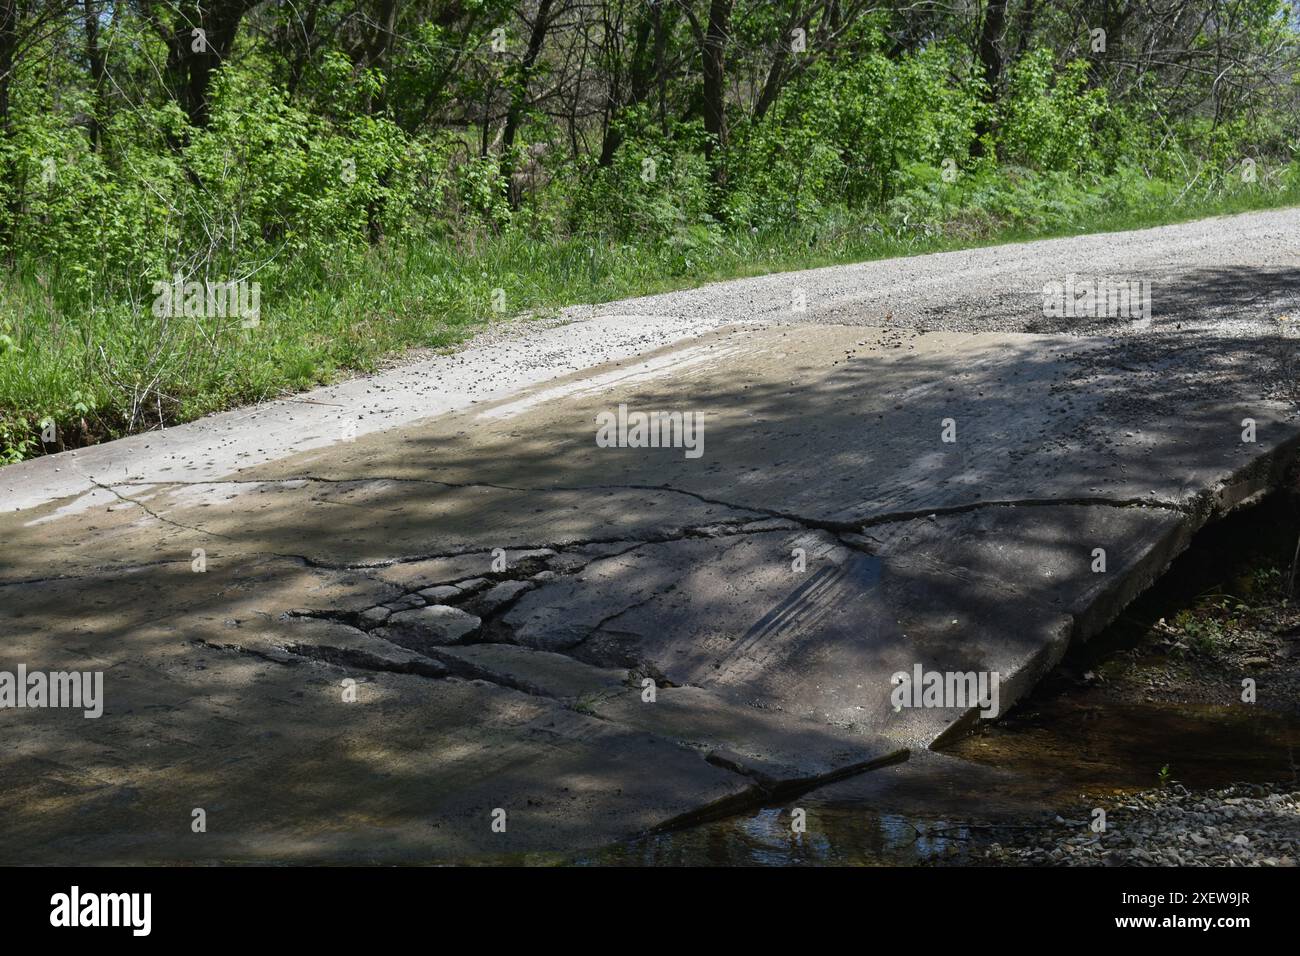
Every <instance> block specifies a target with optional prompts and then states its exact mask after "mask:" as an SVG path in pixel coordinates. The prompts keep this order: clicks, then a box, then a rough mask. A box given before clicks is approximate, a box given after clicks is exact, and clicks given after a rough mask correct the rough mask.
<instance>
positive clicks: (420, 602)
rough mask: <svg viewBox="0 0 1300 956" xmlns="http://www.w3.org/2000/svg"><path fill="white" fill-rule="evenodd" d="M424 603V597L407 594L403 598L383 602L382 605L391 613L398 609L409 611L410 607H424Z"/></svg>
mask: <svg viewBox="0 0 1300 956" xmlns="http://www.w3.org/2000/svg"><path fill="white" fill-rule="evenodd" d="M425 603H426V602H425V600H424V598H422V597H420V595H418V594H408V595H407V596H406V597H404V598H400V599H398V600H396V601H390V602H389V603H388V604H385V605H384V607H386V608H388V610H390V611H392V612H393V613H397V612H398V611H409V610H411V609H412V608H417V607H424V605H425Z"/></svg>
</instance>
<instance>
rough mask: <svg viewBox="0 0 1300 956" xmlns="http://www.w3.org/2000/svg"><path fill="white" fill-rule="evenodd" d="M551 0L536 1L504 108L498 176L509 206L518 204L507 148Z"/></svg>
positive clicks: (521, 113)
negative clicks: (529, 32)
mask: <svg viewBox="0 0 1300 956" xmlns="http://www.w3.org/2000/svg"><path fill="white" fill-rule="evenodd" d="M551 5H552V0H541V2H540V3H538V4H537V19H535V20H534V21H533V29H532V33H531V34H529V37H528V49H527V50H526V51H525V52H524V58H523V60H522V61H521V62H520V64H519V70H518V72H517V73H516V76H515V83H514V88H513V89H512V90H511V93H510V109H509V110H508V111H507V112H506V125H505V132H504V133H503V134H502V136H501V157H502V159H501V176H502V178H503V179H504V180H505V184H506V191H507V195H508V198H509V200H510V208H511V209H518V208H519V201H520V195H519V189H518V187H517V186H516V185H515V181H514V178H515V177H514V173H515V168H514V161H513V160H512V159H511V157H510V150H511V148H512V147H513V146H514V144H515V134H516V133H518V132H519V124H520V123H521V122H522V121H523V117H524V109H525V108H526V107H527V106H528V81H529V79H530V78H531V77H532V73H533V66H534V64H536V62H537V57H538V55H539V54H540V53H541V52H542V41H543V40H545V39H546V29H547V27H548V26H549V23H548V21H549V20H550V16H551Z"/></svg>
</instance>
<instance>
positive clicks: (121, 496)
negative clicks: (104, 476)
mask: <svg viewBox="0 0 1300 956" xmlns="http://www.w3.org/2000/svg"><path fill="white" fill-rule="evenodd" d="M87 480H88V481H89V482H90V483H91V484H92V485H94V486H95V487H96V488H102V489H103V490H104V491H107V492H108V493H109V494H110V495H112V496H113V497H114V498H116V499H117V500H118V501H123V502H126V503H127V504H131V505H135V506H136V507H137V508H139V509H140V510H141V511H143V512H144V513H145V514H147V515H148V516H149V517H151V518H153V519H154V520H156V521H161V522H162V523H163V524H169V525H171V526H172V527H173V528H180V529H181V530H182V531H195V532H198V533H199V534H206V535H210V536H211V537H213V538H222V539H224V540H226V541H230V540H232V539H231V538H230V536H229V535H224V534H221V533H219V532H216V531H209V530H207V529H206V528H201V527H199V526H198V525H188V524H181V523H180V522H179V521H173V520H172V519H171V518H164V517H163V516H162V515H160V514H158V512H156V511H154V510H153V509H152V508H150V507H149V506H148V505H146V504H145V503H144V502H142V501H138V500H137V499H135V498H128V497H127V496H126V495H124V494H122V493H121V492H119V491H118V490H117V488H116V487H115V486H114V485H106V484H104V483H103V482H100V481H96V480H95V479H94V478H90V477H89V476H87ZM118 484H120V485H127V486H135V485H145V486H148V485H150V484H154V485H156V484H157V482H118Z"/></svg>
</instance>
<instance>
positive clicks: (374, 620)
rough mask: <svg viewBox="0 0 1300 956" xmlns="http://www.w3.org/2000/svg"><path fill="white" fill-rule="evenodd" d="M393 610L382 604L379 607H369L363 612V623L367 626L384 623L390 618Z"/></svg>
mask: <svg viewBox="0 0 1300 956" xmlns="http://www.w3.org/2000/svg"><path fill="white" fill-rule="evenodd" d="M392 613H393V612H392V611H390V610H388V608H386V607H384V606H383V605H382V604H381V605H380V606H378V607H368V608H366V609H365V610H364V611H362V612H361V623H362V624H363V625H366V626H373V625H375V624H382V623H383V622H384V621H386V620H388V616H389V615H390V614H392Z"/></svg>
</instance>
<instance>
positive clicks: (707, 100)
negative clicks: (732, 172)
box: [701, 0, 733, 201]
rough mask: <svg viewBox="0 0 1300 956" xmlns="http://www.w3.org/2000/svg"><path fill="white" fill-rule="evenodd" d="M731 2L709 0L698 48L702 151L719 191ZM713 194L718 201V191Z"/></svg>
mask: <svg viewBox="0 0 1300 956" xmlns="http://www.w3.org/2000/svg"><path fill="white" fill-rule="evenodd" d="M732 2H733V0H710V2H709V25H708V29H707V31H706V32H705V34H704V45H703V49H702V50H701V53H702V66H703V70H704V100H703V112H704V129H705V132H707V133H708V134H709V141H708V143H707V144H706V146H705V155H706V157H707V158H708V160H709V165H710V167H711V168H712V171H713V172H712V175H713V184H714V186H716V187H717V189H718V192H719V194H720V193H721V192H722V190H724V189H725V188H726V185H727V167H726V160H725V157H726V149H727V110H726V81H727V64H726V53H727V35H728V32H729V30H730V27H731V7H732ZM716 198H717V201H720V200H721V195H719V196H718V197H716Z"/></svg>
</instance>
